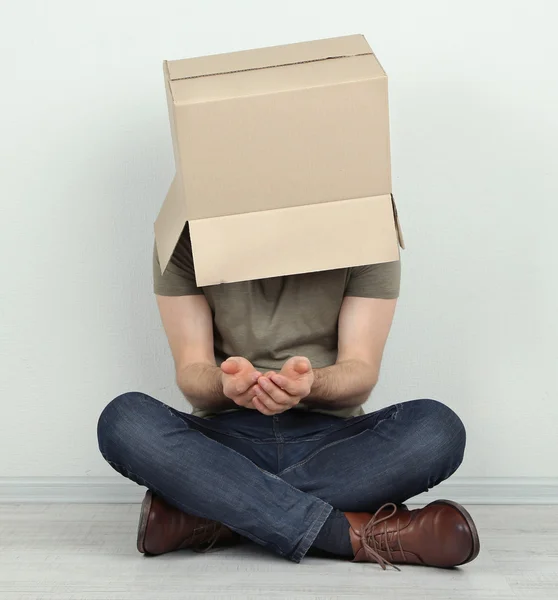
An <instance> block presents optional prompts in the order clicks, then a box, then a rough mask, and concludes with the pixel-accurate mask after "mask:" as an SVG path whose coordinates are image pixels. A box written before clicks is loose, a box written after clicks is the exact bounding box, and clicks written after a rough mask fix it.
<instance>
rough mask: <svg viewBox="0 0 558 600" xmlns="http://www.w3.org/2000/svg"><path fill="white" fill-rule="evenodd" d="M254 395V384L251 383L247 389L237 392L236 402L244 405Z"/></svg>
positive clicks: (250, 400)
mask: <svg viewBox="0 0 558 600" xmlns="http://www.w3.org/2000/svg"><path fill="white" fill-rule="evenodd" d="M255 395H256V384H254V385H251V386H250V387H249V388H248V389H247V390H245V391H244V392H241V393H239V394H237V398H236V403H237V404H241V405H242V406H246V405H247V404H249V403H250V402H252V398H253V397H254V396H255Z"/></svg>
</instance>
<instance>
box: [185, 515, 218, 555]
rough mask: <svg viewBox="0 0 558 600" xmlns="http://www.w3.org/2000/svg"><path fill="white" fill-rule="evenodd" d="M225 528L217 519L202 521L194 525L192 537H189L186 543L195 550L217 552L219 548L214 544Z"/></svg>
mask: <svg viewBox="0 0 558 600" xmlns="http://www.w3.org/2000/svg"><path fill="white" fill-rule="evenodd" d="M224 529H225V527H224V526H223V525H222V524H221V523H218V522H217V521H209V522H207V521H202V522H201V523H200V525H198V526H197V527H194V530H193V531H192V535H191V537H190V538H188V540H187V542H185V544H187V546H188V547H191V549H192V550H193V551H194V552H200V553H205V552H211V551H213V552H215V550H218V549H219V548H214V546H215V544H216V543H217V542H218V540H219V538H220V537H221V534H222V533H223V530H224Z"/></svg>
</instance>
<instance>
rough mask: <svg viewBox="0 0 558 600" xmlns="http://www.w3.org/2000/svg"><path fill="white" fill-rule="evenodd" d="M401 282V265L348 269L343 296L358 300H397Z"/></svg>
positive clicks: (391, 264) (392, 264)
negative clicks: (357, 298)
mask: <svg viewBox="0 0 558 600" xmlns="http://www.w3.org/2000/svg"><path fill="white" fill-rule="evenodd" d="M400 282H401V263H400V261H398V260H396V261H393V262H387V263H379V264H377V265H364V266H362V267H352V268H351V269H349V278H348V282H347V286H346V288H345V296H358V297H360V298H384V299H390V298H398V297H399V286H400Z"/></svg>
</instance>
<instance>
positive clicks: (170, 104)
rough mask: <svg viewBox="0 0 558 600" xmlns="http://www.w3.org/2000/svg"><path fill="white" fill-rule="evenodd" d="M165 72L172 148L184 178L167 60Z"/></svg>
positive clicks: (175, 163)
mask: <svg viewBox="0 0 558 600" xmlns="http://www.w3.org/2000/svg"><path fill="white" fill-rule="evenodd" d="M163 74H164V77H165V91H166V97H167V109H168V113H169V124H170V132H171V139H172V150H173V154H174V166H175V169H176V177H178V179H179V180H181V179H182V171H181V169H180V164H181V162H182V161H181V159H180V139H179V133H178V130H177V126H176V124H177V118H176V111H177V108H176V106H175V102H174V97H173V91H172V84H171V82H170V80H169V72H168V64H167V63H166V62H165V63H163ZM178 183H179V184H180V185H182V184H181V183H180V181H179V182H178Z"/></svg>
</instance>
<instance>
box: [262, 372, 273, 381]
mask: <svg viewBox="0 0 558 600" xmlns="http://www.w3.org/2000/svg"><path fill="white" fill-rule="evenodd" d="M272 375H275V371H268V372H267V373H266V374H265V375H264V376H263V377H267V378H268V379H269V378H270V377H271V376H272Z"/></svg>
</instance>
